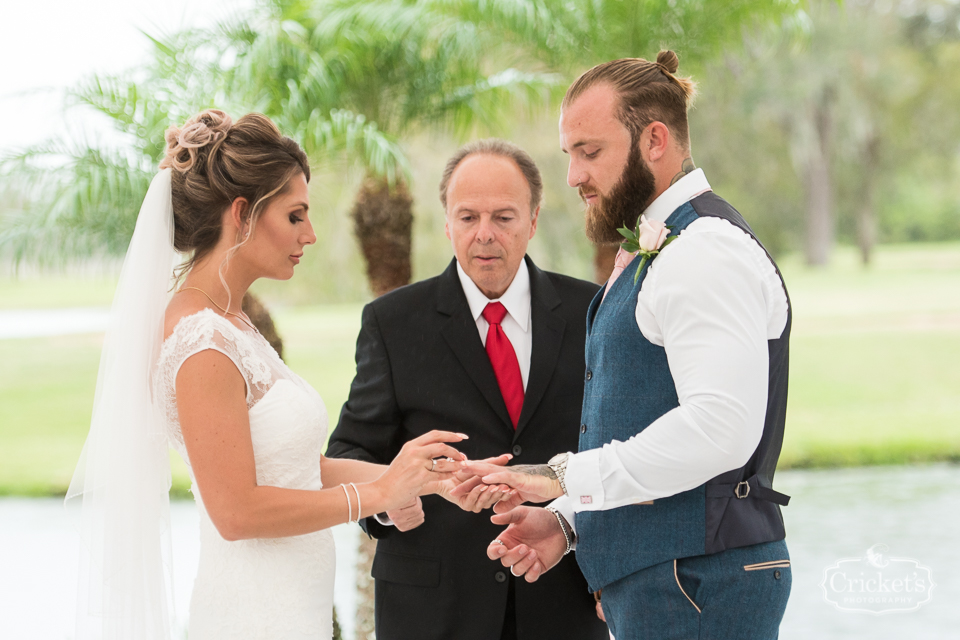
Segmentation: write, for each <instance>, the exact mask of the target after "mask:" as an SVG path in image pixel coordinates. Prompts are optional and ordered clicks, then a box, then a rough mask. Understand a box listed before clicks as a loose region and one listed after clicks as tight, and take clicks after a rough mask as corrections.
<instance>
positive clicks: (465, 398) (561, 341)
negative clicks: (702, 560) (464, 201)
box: [327, 257, 609, 640]
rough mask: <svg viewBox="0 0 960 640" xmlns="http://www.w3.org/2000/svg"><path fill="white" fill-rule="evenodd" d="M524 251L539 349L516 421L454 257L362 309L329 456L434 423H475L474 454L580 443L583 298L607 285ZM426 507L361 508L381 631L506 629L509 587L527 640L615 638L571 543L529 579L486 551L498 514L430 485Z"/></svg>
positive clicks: (419, 634)
mask: <svg viewBox="0 0 960 640" xmlns="http://www.w3.org/2000/svg"><path fill="white" fill-rule="evenodd" d="M526 260H527V266H528V269H529V272H530V289H531V318H532V323H533V325H532V328H533V349H532V353H531V362H530V375H529V378H528V382H527V389H526V394H525V397H524V402H523V410H522V412H521V414H520V419H519V423H518V425H517V429H516V431H514V428H513V425H512V424H511V422H510V417H509V415H508V414H507V408H506V406H505V404H504V402H503V398H502V396H501V395H500V389H499V387H498V386H497V380H496V378H495V377H494V373H493V368H492V367H491V365H490V361H489V359H488V357H487V353H486V351H485V350H484V347H483V343H482V342H481V340H480V333H479V331H478V330H477V325H476V322H475V321H474V319H473V317H472V315H471V313H470V307H469V306H468V304H467V299H466V296H465V295H464V293H463V288H462V286H461V284H460V279H459V277H458V274H457V267H456V261H455V260H454V261H452V262H451V263H450V266H449V267H448V268H447V269H446V271H444V272H443V273H442V274H441V275H439V276H437V277H435V278H430V279H429V280H424V281H421V282H418V283H416V284H412V285H409V286H406V287H402V288H400V289H397V290H396V291H393V292H391V293H388V294H386V295H384V296H382V297H380V298H379V299H377V300H375V301H373V302H371V303H370V304H368V305H367V306H366V307H365V308H364V310H363V322H362V327H361V329H360V336H359V337H358V339H357V375H356V378H354V380H353V384H352V385H351V387H350V397H349V399H348V400H347V402H346V404H345V405H344V406H343V410H342V412H341V414H340V422H339V424H338V425H337V428H336V430H335V431H334V432H333V434H332V435H331V438H330V445H329V448H328V450H327V455H328V456H331V457H340V458H355V459H359V460H367V461H370V462H379V463H383V464H388V463H389V462H390V461H391V460H392V459H393V458H394V456H396V454H397V453H398V452H399V450H400V447H401V446H402V445H403V444H404V443H405V442H406V441H408V440H410V439H412V438H415V437H417V436H420V435H423V434H424V433H427V432H428V431H431V430H433V429H443V430H448V431H459V432H463V433H466V434H467V435H469V436H470V439H469V440H465V441H463V442H460V443H457V444H455V445H454V446H455V447H457V448H458V449H459V450H461V451H462V452H463V453H465V454H467V456H469V457H470V458H471V459H474V460H477V459H482V458H487V457H491V456H496V455H499V454H502V453H506V452H510V453H512V454H513V455H514V459H513V461H512V462H511V464H540V463H545V462H546V461H547V460H548V459H550V457H551V456H553V455H554V454H556V453H558V452H562V451H576V450H577V445H578V438H579V429H580V410H581V403H582V400H583V376H584V341H585V337H586V328H585V327H586V310H587V306H588V305H589V303H590V300H591V299H592V298H593V296H594V294H595V293H596V292H597V289H598V287H597V285H595V284H592V283H589V282H584V281H582V280H577V279H574V278H570V277H567V276H563V275H559V274H556V273H548V272H544V271H541V270H540V269H538V268H537V267H536V266H535V265H534V264H533V262H532V261H531V260H530V259H529V257H528V258H526ZM423 509H424V512H425V514H426V522H424V524H422V525H421V526H420V527H418V528H416V529H414V530H412V531H407V532H400V531H398V530H396V529H395V528H394V527H385V526H382V525H380V524H379V523H377V522H375V521H374V520H373V519H372V518H367V519H366V520H365V521H364V529H365V530H366V531H367V532H368V533H369V534H370V535H373V536H374V537H376V538H379V542H378V544H377V554H376V557H375V559H374V562H373V577H374V578H375V579H376V633H377V638H378V640H434V639H435V640H451V639H457V640H461V639H462V640H497V639H499V638H500V635H501V630H502V628H503V621H504V617H505V615H506V611H507V605H508V597H507V596H508V591H509V590H510V589H511V588H512V589H515V615H516V629H517V638H518V640H534V639H537V640H539V639H543V640H558V639H566V638H576V639H593V638H596V639H597V640H601V639H606V638H608V637H609V636H608V633H607V631H606V625H604V624H603V623H602V622H600V621H599V620H598V619H597V617H596V613H595V606H594V600H593V596H592V595H591V594H590V593H589V592H588V590H587V583H586V581H585V580H584V578H583V576H582V575H581V573H580V570H579V568H578V567H577V563H576V560H575V558H574V554H572V553H571V554H570V555H568V556H567V557H565V558H564V559H563V560H562V561H561V562H560V563H559V564H558V565H557V566H556V567H554V568H553V569H552V570H551V571H549V572H548V573H546V574H545V575H543V576H542V577H541V578H540V579H539V580H538V581H537V582H535V583H533V584H528V583H527V582H525V581H524V580H522V579H519V580H515V579H514V578H513V577H512V576H510V572H509V570H508V569H505V568H504V567H502V566H501V565H500V563H499V562H494V561H492V560H489V559H488V558H487V555H486V549H487V545H489V544H490V541H491V540H493V539H494V538H495V537H496V536H497V534H498V533H499V532H500V531H502V530H503V527H502V526H497V525H494V524H493V523H491V522H490V516H491V515H492V511H491V510H489V509H487V510H485V511H483V512H481V513H468V512H465V511H463V510H461V509H460V508H459V507H457V506H456V505H453V504H451V503H449V502H447V501H446V500H444V499H443V498H440V497H439V496H427V497H425V498H424V499H423ZM511 583H513V585H512V586H511Z"/></svg>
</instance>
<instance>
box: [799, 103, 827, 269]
mask: <svg viewBox="0 0 960 640" xmlns="http://www.w3.org/2000/svg"><path fill="white" fill-rule="evenodd" d="M833 95H834V90H833V89H832V87H827V88H825V89H824V91H823V94H822V96H821V97H820V100H819V101H818V102H817V103H816V104H815V105H814V109H813V126H814V139H813V141H812V142H811V144H810V145H809V147H808V150H807V154H806V167H805V171H804V174H805V175H804V188H805V189H806V192H807V242H806V257H807V264H809V265H811V266H823V265H826V264H827V262H829V261H830V253H831V252H832V250H833V240H834V220H833V176H832V174H831V162H830V157H831V151H832V147H833Z"/></svg>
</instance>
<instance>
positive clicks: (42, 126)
mask: <svg viewBox="0 0 960 640" xmlns="http://www.w3.org/2000/svg"><path fill="white" fill-rule="evenodd" d="M252 2H253V0H80V1H78V0H43V2H27V1H26V0H0V123H3V125H2V126H0V155H4V154H6V153H9V152H11V151H15V150H16V149H17V148H21V147H24V146H28V145H33V144H38V143H41V142H44V141H46V140H49V139H51V138H58V137H63V136H77V135H78V134H79V136H80V137H81V138H85V139H95V138H96V137H97V136H100V135H108V134H107V133H106V132H107V131H108V130H109V126H108V125H105V124H104V121H103V120H101V118H100V117H97V116H96V114H93V113H89V112H87V111H85V110H83V109H71V110H70V111H66V110H65V108H64V106H65V104H64V103H65V96H66V90H67V89H68V88H70V87H72V86H74V85H76V84H77V83H78V82H79V81H81V80H83V79H84V78H86V77H88V76H90V75H92V74H94V73H99V74H109V73H118V72H121V71H123V70H124V69H127V68H130V67H132V66H135V65H136V64H137V63H140V62H143V61H145V60H147V59H148V57H149V53H150V42H149V40H148V39H147V38H146V36H144V35H143V33H141V30H143V31H146V32H148V33H151V34H162V33H168V32H170V31H175V30H177V29H179V28H183V27H198V26H207V25H210V24H213V23H215V22H216V21H217V20H219V19H223V18H225V17H227V16H229V15H231V14H233V13H234V12H236V11H237V10H242V9H243V8H245V7H248V6H250V5H251V4H252Z"/></svg>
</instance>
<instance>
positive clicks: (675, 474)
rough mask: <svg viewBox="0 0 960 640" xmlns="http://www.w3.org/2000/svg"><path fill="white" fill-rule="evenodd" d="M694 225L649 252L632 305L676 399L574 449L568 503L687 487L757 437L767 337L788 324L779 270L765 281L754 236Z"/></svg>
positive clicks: (612, 504) (637, 498) (744, 453)
mask: <svg viewBox="0 0 960 640" xmlns="http://www.w3.org/2000/svg"><path fill="white" fill-rule="evenodd" d="M707 223H709V224H707ZM694 224H697V225H700V229H699V230H698V231H697V232H695V233H690V234H689V235H687V231H685V232H684V234H682V235H681V237H680V238H679V239H678V240H677V242H675V243H672V244H671V245H670V246H668V247H667V248H666V249H665V250H664V251H663V252H662V253H661V254H660V255H659V256H658V257H657V258H656V259H655V261H654V262H653V264H652V265H651V268H650V270H649V273H648V275H647V278H646V280H645V281H644V283H643V286H642V287H641V291H640V293H639V295H638V303H637V310H636V318H637V324H638V326H639V328H640V330H641V332H643V334H644V336H645V337H646V338H647V339H648V340H650V341H651V342H653V343H654V344H658V345H660V346H662V347H663V348H664V349H665V351H666V355H667V361H668V364H669V367H670V373H671V375H672V376H673V380H674V384H675V385H676V389H677V396H678V399H679V406H678V407H677V408H675V409H673V410H671V411H668V412H667V413H665V414H664V415H662V416H661V417H660V418H658V419H657V420H655V421H654V422H653V423H652V424H650V425H649V426H647V428H646V429H643V431H641V432H640V433H638V434H637V435H635V436H633V437H631V438H629V439H628V440H626V441H625V442H620V441H616V440H615V441H613V442H611V443H609V444H606V445H604V446H603V447H602V448H600V449H593V450H589V451H584V452H581V453H578V454H576V455H575V456H572V457H571V458H570V461H569V462H568V465H567V471H566V476H565V482H566V486H567V491H568V495H569V498H568V499H567V500H568V502H567V503H565V505H566V507H567V508H568V509H569V508H571V507H572V509H574V510H575V511H599V510H606V509H614V508H616V507H620V506H624V505H628V504H638V503H641V502H646V501H651V500H658V499H662V498H665V497H667V496H672V495H675V494H677V493H680V492H683V491H687V490H689V489H693V488H695V487H697V486H699V485H701V484H703V483H704V482H706V481H707V480H709V479H711V478H713V477H715V476H717V475H719V474H721V473H724V472H726V471H729V470H731V469H736V468H739V467H741V466H743V465H744V464H746V462H747V461H748V460H749V458H750V456H751V455H752V454H753V452H754V451H755V449H756V447H757V445H758V444H759V442H760V438H761V435H762V433H763V424H764V419H765V415H766V405H767V387H768V367H769V355H768V347H767V340H768V336H769V335H770V334H771V333H774V332H776V331H777V329H776V327H777V326H779V327H780V331H782V328H783V326H784V325H785V323H786V294H785V292H783V290H782V286H779V282H780V281H779V277H777V279H776V282H777V283H778V288H779V292H778V291H776V290H775V289H772V288H771V285H770V282H771V281H770V279H769V275H770V273H765V272H764V269H767V270H769V271H771V272H773V274H774V275H775V273H776V271H775V268H774V267H773V265H772V263H770V261H769V260H768V259H767V258H766V255H765V254H764V253H763V250H762V248H760V246H759V245H757V244H756V242H755V241H754V240H753V239H752V238H750V237H749V236H747V235H746V234H744V233H743V232H742V231H740V230H739V229H737V228H736V227H733V226H732V225H730V224H729V223H727V222H726V221H722V220H718V219H712V220H701V221H697V222H695V223H694ZM724 225H725V227H724ZM692 227H693V225H691V227H688V230H689V229H690V228H692ZM748 243H749V244H748ZM758 251H759V252H760V253H759V256H760V258H762V260H763V261H765V262H766V265H764V264H763V263H762V262H759V261H758V260H759V259H758V253H757V252H758ZM628 272H629V269H628ZM764 278H767V279H766V281H765V280H764ZM778 295H782V297H783V299H782V300H779V299H777V300H775V301H774V300H770V297H771V296H778ZM771 309H773V312H771ZM771 313H773V315H775V316H776V317H775V318H773V319H772V320H771ZM776 335H779V334H778V333H776V334H775V336H776ZM775 336H774V337H775ZM625 375H629V372H625ZM601 419H602V417H601Z"/></svg>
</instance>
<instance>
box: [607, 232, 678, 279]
mask: <svg viewBox="0 0 960 640" xmlns="http://www.w3.org/2000/svg"><path fill="white" fill-rule="evenodd" d="M672 228H673V227H668V226H667V225H665V224H663V223H662V222H657V221H655V220H647V217H646V216H640V220H639V221H638V222H637V230H636V231H632V230H630V229H627V228H626V227H622V228H620V229H617V231H619V232H620V235H622V236H623V237H624V238H626V240H624V242H623V243H622V244H621V245H620V246H621V247H623V250H624V251H626V252H627V253H632V254H633V255H635V256H640V264H639V265H637V272H636V273H635V274H634V276H633V283H634V284H636V283H637V279H638V278H639V277H640V272H641V271H642V270H643V265H645V264H647V261H648V260H651V259H653V257H654V256H655V255H657V254H658V253H660V251H661V250H662V249H663V248H664V247H665V246H667V245H668V244H670V243H671V242H673V241H674V240H676V239H677V236H670V230H671V229H672ZM668 236H670V237H668Z"/></svg>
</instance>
